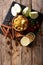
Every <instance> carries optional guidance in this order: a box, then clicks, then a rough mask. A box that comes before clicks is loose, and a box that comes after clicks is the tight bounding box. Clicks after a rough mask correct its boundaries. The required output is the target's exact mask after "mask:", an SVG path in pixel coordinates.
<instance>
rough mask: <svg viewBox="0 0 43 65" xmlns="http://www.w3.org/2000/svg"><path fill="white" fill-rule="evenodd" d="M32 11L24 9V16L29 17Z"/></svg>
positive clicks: (27, 8)
mask: <svg viewBox="0 0 43 65" xmlns="http://www.w3.org/2000/svg"><path fill="white" fill-rule="evenodd" d="M30 11H31V9H30V8H29V7H26V8H24V9H23V12H22V14H23V15H25V16H26V17H28V16H29V12H30Z"/></svg>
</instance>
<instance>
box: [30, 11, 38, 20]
mask: <svg viewBox="0 0 43 65" xmlns="http://www.w3.org/2000/svg"><path fill="white" fill-rule="evenodd" d="M29 16H30V17H31V18H32V19H36V18H37V17H38V12H29Z"/></svg>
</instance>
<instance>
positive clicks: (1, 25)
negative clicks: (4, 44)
mask: <svg viewBox="0 0 43 65" xmlns="http://www.w3.org/2000/svg"><path fill="white" fill-rule="evenodd" d="M0 26H2V27H5V28H10V29H11V27H10V26H7V25H4V24H0Z"/></svg>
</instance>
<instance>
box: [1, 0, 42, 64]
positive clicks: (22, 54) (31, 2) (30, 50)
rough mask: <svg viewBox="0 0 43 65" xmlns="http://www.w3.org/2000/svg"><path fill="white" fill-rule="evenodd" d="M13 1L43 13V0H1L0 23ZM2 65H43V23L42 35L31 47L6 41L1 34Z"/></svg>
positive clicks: (13, 41) (37, 37)
mask: <svg viewBox="0 0 43 65" xmlns="http://www.w3.org/2000/svg"><path fill="white" fill-rule="evenodd" d="M13 1H16V2H18V3H21V4H23V5H26V6H29V7H30V8H33V9H35V10H37V11H40V12H41V13H43V6H42V5H43V0H0V23H2V22H3V20H4V18H5V16H6V14H7V12H8V10H9V8H10V5H11V3H12V2H13ZM8 40H9V41H10V42H9V45H8V44H7V42H8ZM11 43H12V44H11ZM11 47H12V48H11ZM0 65H43V23H42V25H41V33H40V35H39V34H37V36H36V40H35V41H34V42H33V43H32V45H31V46H29V47H23V46H21V45H20V44H19V43H18V46H17V45H16V42H15V40H10V39H8V38H7V39H6V38H5V36H3V35H1V34H0Z"/></svg>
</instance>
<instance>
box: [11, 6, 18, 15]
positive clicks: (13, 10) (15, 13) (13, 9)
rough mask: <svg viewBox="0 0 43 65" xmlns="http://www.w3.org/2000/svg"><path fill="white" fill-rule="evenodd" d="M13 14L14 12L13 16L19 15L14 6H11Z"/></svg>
mask: <svg viewBox="0 0 43 65" xmlns="http://www.w3.org/2000/svg"><path fill="white" fill-rule="evenodd" d="M11 14H12V15H13V16H16V15H17V12H16V11H15V8H14V6H13V7H12V8H11Z"/></svg>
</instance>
